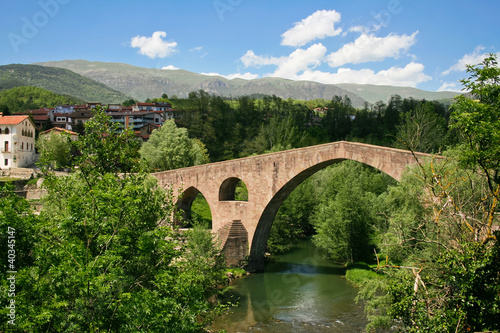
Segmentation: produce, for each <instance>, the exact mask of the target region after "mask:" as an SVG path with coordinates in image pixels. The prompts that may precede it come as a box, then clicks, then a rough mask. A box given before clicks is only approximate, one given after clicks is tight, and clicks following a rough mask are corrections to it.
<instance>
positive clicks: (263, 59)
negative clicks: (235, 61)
mask: <svg viewBox="0 0 500 333" xmlns="http://www.w3.org/2000/svg"><path fill="white" fill-rule="evenodd" d="M240 60H241V62H242V63H243V65H244V66H245V67H250V66H253V67H257V68H259V67H262V66H267V65H280V64H281V63H282V62H283V61H284V60H285V57H280V58H277V57H268V56H258V55H256V54H255V53H254V52H253V51H252V50H248V51H247V53H245V54H244V55H243V56H242V57H241V58H240Z"/></svg>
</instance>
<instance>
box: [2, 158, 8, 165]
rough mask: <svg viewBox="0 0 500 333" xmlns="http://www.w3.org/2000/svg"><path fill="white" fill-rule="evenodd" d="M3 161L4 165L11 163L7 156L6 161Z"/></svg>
mask: <svg viewBox="0 0 500 333" xmlns="http://www.w3.org/2000/svg"><path fill="white" fill-rule="evenodd" d="M3 163H4V164H3V165H5V166H8V165H9V159H8V158H6V159H5V161H4V162H3Z"/></svg>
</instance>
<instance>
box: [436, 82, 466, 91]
mask: <svg viewBox="0 0 500 333" xmlns="http://www.w3.org/2000/svg"><path fill="white" fill-rule="evenodd" d="M461 90H462V89H461V88H460V87H459V86H458V84H457V83H456V82H443V84H442V85H441V87H439V89H438V90H437V91H457V92H459V91H461Z"/></svg>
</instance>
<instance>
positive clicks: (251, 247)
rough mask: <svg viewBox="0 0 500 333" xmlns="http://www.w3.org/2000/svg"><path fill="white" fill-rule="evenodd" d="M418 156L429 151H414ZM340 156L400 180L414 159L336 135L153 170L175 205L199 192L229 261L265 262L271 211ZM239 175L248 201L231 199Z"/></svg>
mask: <svg viewBox="0 0 500 333" xmlns="http://www.w3.org/2000/svg"><path fill="white" fill-rule="evenodd" d="M415 155H416V156H417V157H418V158H419V159H420V158H428V157H430V155H428V154H421V153H416V154H415ZM344 160H354V161H358V162H361V163H364V164H367V165H370V166H372V167H374V168H376V169H378V170H380V171H382V172H385V173H386V174H388V175H390V176H391V177H393V178H395V179H397V180H400V178H401V176H402V173H403V171H404V169H405V168H406V166H408V165H410V164H414V163H416V160H415V156H413V154H412V153H411V152H410V151H405V150H400V149H392V148H387V147H379V146H374V145H367V144H361V143H352V142H346V141H338V142H333V143H327V144H323V145H317V146H312V147H306V148H299V149H292V150H287V151H282V152H277V153H270V154H265V155H259V156H252V157H246V158H240V159H235V160H229V161H224V162H218V163H211V164H205V165H199V166H194V167H189V168H183V169H177V170H169V171H164V172H159V173H155V174H153V175H154V176H155V177H157V179H158V181H159V184H160V185H161V186H163V187H165V188H168V187H170V186H171V187H172V188H173V190H174V195H176V196H180V199H179V200H178V202H177V208H178V209H182V210H184V211H186V212H190V210H191V204H192V203H193V200H194V199H195V197H196V195H197V194H198V193H200V192H201V193H202V194H203V196H204V197H205V198H206V200H207V202H208V204H209V206H210V210H211V213H212V231H213V232H215V233H217V234H218V236H219V240H220V242H221V244H222V245H223V246H224V252H225V254H226V259H227V261H228V263H229V264H238V263H239V262H240V261H241V260H244V259H245V258H248V260H249V262H248V268H249V269H250V270H259V269H261V268H263V262H264V260H263V259H264V255H265V248H266V243H267V238H268V236H269V231H270V229H271V225H272V223H273V220H274V217H275V215H276V213H277V211H278V209H279V208H280V206H281V204H282V203H283V201H284V200H285V199H286V198H287V197H288V195H289V194H290V193H291V192H292V191H293V190H294V189H295V188H296V187H297V186H298V185H299V184H300V183H302V181H304V180H305V179H307V178H308V177H309V176H311V175H312V174H314V173H315V172H317V171H319V170H321V169H323V168H325V167H327V166H329V165H331V164H334V163H338V162H341V161H344ZM240 180H241V181H243V182H244V183H245V185H246V187H247V190H248V201H235V189H236V186H237V184H238V182H239V181H240Z"/></svg>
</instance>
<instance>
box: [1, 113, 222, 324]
mask: <svg viewBox="0 0 500 333" xmlns="http://www.w3.org/2000/svg"><path fill="white" fill-rule="evenodd" d="M85 129H86V135H85V136H82V137H81V138H80V140H79V141H76V142H74V143H73V144H74V145H75V147H74V151H75V152H76V153H75V156H74V157H73V160H72V163H73V164H74V165H76V166H78V171H76V172H74V173H72V174H70V175H69V176H66V177H55V176H54V175H53V174H52V173H51V172H50V171H49V170H48V169H45V172H46V173H45V182H44V186H46V188H47V190H48V195H47V196H46V197H45V198H44V209H43V211H42V212H41V214H40V216H36V215H34V214H33V212H32V210H31V209H30V207H29V204H28V203H27V202H26V201H25V200H24V199H22V198H19V197H17V196H16V195H15V194H14V193H13V192H12V191H11V190H9V188H3V189H2V192H1V195H0V207H1V209H0V211H1V214H0V225H1V228H2V234H1V236H0V238H1V241H0V248H1V252H2V253H4V254H6V253H7V250H8V242H7V234H6V233H4V232H3V230H7V228H13V229H15V234H14V235H15V253H16V257H15V270H16V271H17V274H16V285H15V320H13V323H8V322H7V320H2V321H1V323H0V325H1V326H0V327H1V330H2V331H14V332H16V331H17V332H97V331H112V332H137V331H147V332H196V331H199V330H201V329H202V328H203V327H204V326H205V324H206V323H207V322H209V321H210V318H211V317H212V316H213V315H215V314H217V313H218V311H219V310H220V309H221V308H222V307H223V305H222V304H219V303H218V302H217V301H216V300H215V299H214V298H213V296H216V295H217V293H218V292H219V289H218V288H219V286H223V285H224V284H225V283H226V280H227V278H226V277H225V265H224V258H223V257H222V256H221V255H220V253H219V251H218V250H217V247H215V245H214V242H213V239H212V236H211V234H210V233H207V232H206V231H205V230H202V229H199V228H195V229H194V230H192V231H190V232H188V233H187V234H183V235H182V237H181V236H180V235H179V234H178V233H176V232H175V231H174V230H173V229H172V228H171V223H170V221H169V219H170V216H171V212H172V209H173V202H174V201H173V198H172V194H171V193H170V192H165V191H163V190H162V189H160V188H159V187H158V186H157V185H156V181H155V179H154V178H152V177H151V176H149V175H148V174H147V173H146V172H144V168H143V167H142V165H141V163H140V162H139V156H140V155H139V143H138V142H137V141H136V140H135V139H133V138H134V135H133V133H130V132H129V131H122V132H119V133H118V131H117V128H116V126H114V125H113V124H112V123H111V122H110V121H109V118H107V117H106V116H105V114H104V113H103V112H98V113H96V115H95V117H94V118H93V119H92V120H91V121H89V122H87V123H86V124H85ZM0 263H1V267H2V270H1V273H0V274H1V284H2V288H1V291H0V295H1V299H2V304H6V302H8V300H9V299H12V297H9V295H8V290H9V288H8V286H7V283H8V281H7V271H11V270H13V269H9V267H8V265H9V263H8V262H7V257H6V256H2V259H1V261H0ZM9 311H10V309H8V308H6V307H2V309H1V310H0V314H1V317H2V318H3V319H5V318H7V314H8V313H10V312H9Z"/></svg>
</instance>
